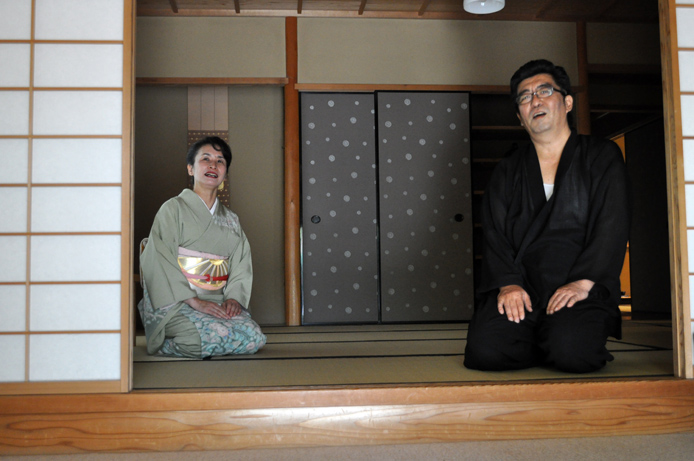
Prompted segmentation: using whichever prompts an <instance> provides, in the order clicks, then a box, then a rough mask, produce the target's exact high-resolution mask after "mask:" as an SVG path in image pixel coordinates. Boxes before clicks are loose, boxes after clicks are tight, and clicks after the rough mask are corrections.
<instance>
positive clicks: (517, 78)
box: [511, 59, 571, 111]
mask: <svg viewBox="0 0 694 461" xmlns="http://www.w3.org/2000/svg"><path fill="white" fill-rule="evenodd" d="M538 74H549V75H551V76H552V78H553V79H554V82H555V83H556V84H557V86H558V87H559V89H560V90H563V91H564V96H568V95H570V94H571V80H570V79H569V74H567V73H566V71H565V70H564V68H563V67H561V66H555V65H554V64H553V63H551V62H550V61H548V60H546V59H536V60H534V61H529V62H526V63H525V64H523V65H522V66H521V67H520V69H518V70H517V71H516V73H515V74H513V77H511V100H512V101H513V105H514V106H515V107H516V111H518V105H517V104H516V98H517V97H518V85H520V83H521V82H522V81H523V80H525V79H526V78H530V77H534V76H535V75H538Z"/></svg>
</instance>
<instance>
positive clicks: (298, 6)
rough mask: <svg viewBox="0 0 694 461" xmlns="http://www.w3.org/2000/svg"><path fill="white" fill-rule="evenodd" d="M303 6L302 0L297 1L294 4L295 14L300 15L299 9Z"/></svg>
mask: <svg viewBox="0 0 694 461" xmlns="http://www.w3.org/2000/svg"><path fill="white" fill-rule="evenodd" d="M303 6H304V2H303V0H298V1H297V2H296V13H297V14H301V9H302V8H303Z"/></svg>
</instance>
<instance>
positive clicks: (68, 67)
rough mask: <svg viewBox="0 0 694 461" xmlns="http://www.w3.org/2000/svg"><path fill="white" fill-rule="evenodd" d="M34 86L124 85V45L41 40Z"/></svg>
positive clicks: (35, 67) (37, 51)
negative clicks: (76, 43) (44, 41)
mask: <svg viewBox="0 0 694 461" xmlns="http://www.w3.org/2000/svg"><path fill="white" fill-rule="evenodd" d="M34 86H37V87H122V86H123V46H122V45H87V44H81V45H57V44H38V45H36V49H35V54H34Z"/></svg>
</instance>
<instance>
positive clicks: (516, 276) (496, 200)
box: [479, 164, 527, 292]
mask: <svg viewBox="0 0 694 461" xmlns="http://www.w3.org/2000/svg"><path fill="white" fill-rule="evenodd" d="M513 177H514V171H513V168H509V165H508V164H500V165H499V166H498V167H497V168H496V169H495V170H494V173H493V174H492V177H491V179H490V181H489V184H488V186H487V189H486V190H485V193H484V197H483V199H482V229H483V232H484V253H483V254H484V262H483V264H482V277H481V283H480V287H479V291H480V292H486V291H490V290H493V289H496V288H501V287H504V286H507V285H519V286H521V287H523V285H524V282H523V274H522V273H521V270H520V267H519V266H518V264H516V262H515V257H516V254H517V249H515V248H514V247H513V245H512V243H511V242H510V241H509V239H508V237H507V232H506V225H507V223H508V214H509V206H510V199H509V195H510V194H513V193H514V191H513ZM524 288H526V287H524ZM526 289H527V288H526Z"/></svg>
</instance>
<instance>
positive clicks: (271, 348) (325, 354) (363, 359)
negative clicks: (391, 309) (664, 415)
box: [133, 321, 673, 389]
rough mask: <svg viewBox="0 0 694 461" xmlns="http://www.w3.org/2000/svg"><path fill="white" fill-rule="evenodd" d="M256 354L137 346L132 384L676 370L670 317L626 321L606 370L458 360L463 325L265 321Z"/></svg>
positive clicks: (310, 382)
mask: <svg viewBox="0 0 694 461" xmlns="http://www.w3.org/2000/svg"><path fill="white" fill-rule="evenodd" d="M264 331H265V333H266V334H267V337H268V343H267V345H266V346H265V347H264V348H263V349H262V350H261V351H260V352H258V353H257V354H255V355H246V356H226V357H217V358H214V359H213V360H204V361H202V360H185V359H177V358H167V357H156V356H155V357H152V356H148V355H147V354H146V351H145V348H144V346H138V347H136V348H135V352H134V364H133V367H134V370H133V386H134V388H135V389H176V388H258V387H276V386H339V385H380V384H396V385H397V384H417V383H454V382H475V381H528V380H554V379H569V378H574V379H575V378H578V379H587V378H625V377H661V376H671V375H672V374H673V368H672V367H673V365H672V336H671V327H670V325H669V323H662V322H661V323H647V322H633V321H627V322H625V325H624V338H623V340H622V341H615V340H610V341H609V342H608V345H607V346H608V349H609V350H610V351H611V352H612V353H613V355H614V356H615V360H614V361H613V362H611V363H609V364H608V365H607V366H606V367H605V368H604V369H603V370H600V371H598V372H596V373H589V374H581V375H572V374H566V373H560V372H557V371H555V370H552V369H547V368H542V367H538V368H533V369H530V370H522V371H514V372H493V373H490V372H479V371H474V370H468V369H466V368H465V367H463V365H462V363H463V351H464V348H465V338H466V336H467V324H446V325H388V326H382V325H366V326H345V327H342V326H316V327H267V328H264Z"/></svg>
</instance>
